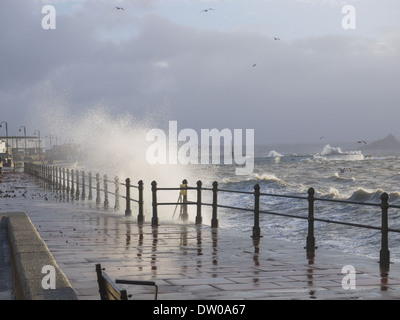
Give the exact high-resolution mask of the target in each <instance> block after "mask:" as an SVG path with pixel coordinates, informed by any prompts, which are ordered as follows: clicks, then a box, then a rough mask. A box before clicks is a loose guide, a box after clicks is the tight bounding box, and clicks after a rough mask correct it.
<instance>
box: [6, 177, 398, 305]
mask: <svg viewBox="0 0 400 320" xmlns="http://www.w3.org/2000/svg"><path fill="white" fill-rule="evenodd" d="M0 191H1V192H0V209H1V211H2V212H7V211H25V212H27V213H28V214H29V216H30V218H31V220H32V222H33V223H34V225H35V226H36V228H37V230H38V232H39V233H40V235H41V237H42V238H43V239H44V240H45V242H46V244H47V246H48V247H49V249H50V251H51V252H52V254H53V256H54V257H55V259H56V261H57V263H58V264H59V266H60V267H61V269H62V270H63V271H64V273H65V274H66V276H67V277H68V279H69V280H70V282H71V284H72V286H73V287H74V289H75V290H76V292H77V294H78V297H79V298H80V299H98V288H97V280H96V274H95V264H96V263H101V264H102V266H103V267H105V268H106V270H107V273H108V274H109V275H110V276H111V277H113V278H124V279H132V280H134V279H137V280H154V281H156V282H157V284H158V285H159V299H358V298H361V299H369V298H370V299H377V298H378V299H392V298H396V297H399V296H400V280H399V279H400V276H399V275H400V272H399V269H398V266H397V265H392V266H391V270H389V271H388V270H379V268H378V266H377V263H376V261H375V260H373V259H372V260H371V259H367V258H363V257H357V256H349V255H344V254H342V253H340V252H334V251H327V250H324V249H323V248H319V249H318V250H317V251H316V254H315V257H307V255H306V252H305V250H304V249H303V247H304V244H303V243H301V244H300V243H291V242H282V241H277V240H273V239H270V238H268V237H267V236H266V235H264V237H262V238H261V239H259V240H253V239H252V238H251V237H250V236H249V234H247V233H243V232H241V231H240V230H227V229H224V228H223V224H222V223H220V228H218V229H216V228H211V227H209V226H205V225H202V226H196V225H195V224H194V223H191V222H188V223H185V224H183V223H172V222H171V221H162V220H161V221H160V223H159V226H158V227H153V226H151V224H150V223H143V224H138V223H137V222H136V218H135V217H134V216H135V215H132V217H125V216H124V215H123V214H121V213H120V212H115V211H114V210H113V209H104V208H99V207H98V206H96V203H95V201H89V200H87V199H86V200H85V201H82V200H76V199H71V198H69V197H65V198H64V197H63V194H62V193H59V192H58V191H57V190H48V189H46V188H44V186H41V185H40V183H39V181H37V180H34V179H33V178H31V177H29V176H26V175H24V174H7V175H2V176H1V180H0ZM189 221H190V219H189ZM344 265H354V266H355V268H356V270H357V288H356V289H355V290H345V289H343V287H342V285H341V281H342V279H343V276H344V275H343V274H342V273H341V269H342V267H343V266H344ZM127 289H128V290H131V288H127ZM152 294H153V292H152V290H151V289H150V288H139V289H135V292H134V295H133V296H134V298H135V299H151V298H152Z"/></svg>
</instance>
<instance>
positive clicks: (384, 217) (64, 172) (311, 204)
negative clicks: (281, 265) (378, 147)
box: [24, 163, 400, 268]
mask: <svg viewBox="0 0 400 320" xmlns="http://www.w3.org/2000/svg"><path fill="white" fill-rule="evenodd" d="M24 168H25V172H27V173H30V174H33V175H35V176H37V177H39V178H41V179H43V180H44V181H46V182H48V183H49V184H50V185H51V186H54V187H55V189H56V190H59V191H61V192H63V193H65V194H66V195H67V196H68V195H70V196H71V197H72V198H73V197H75V199H82V200H84V199H85V197H86V194H85V189H86V187H87V188H88V191H89V196H88V199H89V200H92V199H93V194H92V190H96V199H95V201H96V204H97V205H101V192H103V197H104V207H105V208H108V207H109V201H108V195H109V194H112V195H114V199H115V205H114V209H116V210H118V209H119V208H120V205H119V199H120V198H123V199H125V215H126V216H130V215H132V209H131V202H135V203H137V204H138V216H137V221H138V222H139V223H141V222H143V221H144V212H143V203H144V201H143V189H144V188H143V181H142V180H140V181H138V185H132V184H131V181H130V179H129V178H127V179H126V180H125V184H123V183H120V182H119V179H118V177H115V179H114V181H110V180H108V179H107V175H104V176H103V189H102V188H101V179H100V175H99V174H96V176H95V181H96V186H95V187H93V185H92V180H93V175H92V173H89V174H87V175H86V173H85V172H84V171H81V172H79V171H78V170H69V169H64V168H58V167H54V166H46V165H36V164H31V163H25V167H24ZM79 173H80V174H79ZM74 177H75V179H74ZM80 177H81V180H80ZM86 179H88V185H86ZM109 183H114V185H115V192H110V191H108V184H109ZM120 185H122V186H124V187H125V190H126V193H125V196H122V195H120V193H119V186H120ZM132 188H133V189H137V190H138V198H137V199H133V198H131V189H132ZM173 190H179V192H180V196H179V198H178V202H159V201H158V200H157V196H158V192H160V191H173ZM188 191H196V201H189V200H188V196H187V194H188ZM203 191H207V192H211V193H212V201H211V202H203V201H202V196H203ZM219 193H236V194H243V195H252V196H253V198H254V202H253V208H249V207H247V208H244V207H237V206H230V205H224V204H221V203H219V202H218V195H219ZM307 193H308V194H307V196H295V195H282V194H272V193H265V192H261V191H260V185H259V184H256V185H254V191H238V190H229V189H221V188H219V187H218V182H217V181H214V182H213V183H212V187H211V188H206V187H203V184H202V182H201V181H200V180H199V181H197V183H196V187H190V186H188V182H187V180H186V179H185V180H183V181H182V184H181V185H180V187H175V188H166V187H161V188H160V187H158V186H157V182H156V181H152V182H151V195H152V197H151V198H152V218H151V225H152V226H154V227H157V226H158V225H159V218H158V207H159V206H169V205H174V206H175V210H176V208H177V206H180V208H181V214H180V218H181V219H182V220H183V221H187V220H188V210H187V208H188V206H189V205H194V206H196V218H195V224H196V225H200V224H202V223H203V218H202V208H203V206H209V207H211V210H212V218H211V227H212V228H218V227H219V221H218V208H224V209H232V210H242V211H248V212H253V218H254V223H253V227H252V238H253V239H254V240H258V239H260V238H261V237H262V236H261V227H260V214H267V215H274V216H281V217H288V218H295V219H303V220H307V221H308V226H307V237H306V246H305V249H306V251H307V255H310V256H313V255H314V254H315V249H316V245H315V234H314V223H315V222H316V221H317V222H324V223H333V224H338V225H346V226H351V227H356V228H365V229H374V230H379V231H380V233H381V248H380V252H379V256H380V260H379V263H380V266H381V267H382V268H389V265H390V251H389V241H388V235H389V232H394V233H400V230H399V229H394V228H389V224H388V210H389V208H396V209H400V206H398V205H392V204H389V196H388V194H387V193H386V192H385V193H382V195H381V197H380V199H381V202H380V203H368V202H357V201H349V200H338V199H326V198H318V197H315V191H314V189H313V188H309V189H308V192H307ZM261 197H271V198H286V199H296V200H301V201H306V202H307V203H308V206H307V211H308V214H307V215H295V214H290V213H284V212H273V211H268V210H262V209H261V208H260V198H261ZM316 202H335V203H341V204H348V205H357V206H369V207H379V208H380V211H381V225H380V226H373V225H366V224H359V223H353V222H346V221H338V220H332V219H325V218H319V217H315V215H314V209H315V203H316ZM174 214H175V213H174Z"/></svg>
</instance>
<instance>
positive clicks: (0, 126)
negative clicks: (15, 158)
mask: <svg viewBox="0 0 400 320" xmlns="http://www.w3.org/2000/svg"><path fill="white" fill-rule="evenodd" d="M3 123H5V124H6V150H8V149H7V147H8V124H7V121H2V122H0V128H2V127H3V126H2V124H3Z"/></svg>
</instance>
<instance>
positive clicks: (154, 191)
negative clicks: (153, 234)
mask: <svg viewBox="0 0 400 320" xmlns="http://www.w3.org/2000/svg"><path fill="white" fill-rule="evenodd" d="M151 192H152V205H153V217H152V218H151V225H152V226H153V227H156V226H158V214H157V182H155V181H152V183H151Z"/></svg>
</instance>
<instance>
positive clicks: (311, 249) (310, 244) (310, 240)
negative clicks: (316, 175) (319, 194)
mask: <svg viewBox="0 0 400 320" xmlns="http://www.w3.org/2000/svg"><path fill="white" fill-rule="evenodd" d="M314 194H315V191H314V189H313V188H310V189H308V235H307V243H306V250H307V255H309V254H311V255H314V254H315V237H314V202H315V198H314Z"/></svg>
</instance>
